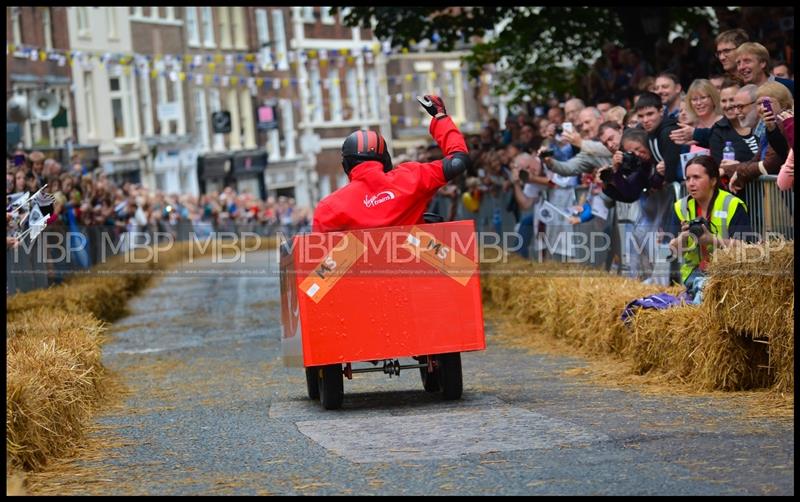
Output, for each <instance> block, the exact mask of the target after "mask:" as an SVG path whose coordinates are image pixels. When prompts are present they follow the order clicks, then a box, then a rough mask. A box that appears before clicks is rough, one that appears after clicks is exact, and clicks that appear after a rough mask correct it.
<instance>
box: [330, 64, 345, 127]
mask: <svg viewBox="0 0 800 502" xmlns="http://www.w3.org/2000/svg"><path fill="white" fill-rule="evenodd" d="M328 82H329V84H328V96H329V97H330V102H331V107H330V108H331V120H333V121H339V120H342V83H341V81H339V70H338V69H336V68H331V69H330V71H329V72H328Z"/></svg>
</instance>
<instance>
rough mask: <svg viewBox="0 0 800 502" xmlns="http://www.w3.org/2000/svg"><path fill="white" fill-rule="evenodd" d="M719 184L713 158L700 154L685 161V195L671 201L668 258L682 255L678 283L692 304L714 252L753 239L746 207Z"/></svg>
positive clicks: (717, 169)
mask: <svg viewBox="0 0 800 502" xmlns="http://www.w3.org/2000/svg"><path fill="white" fill-rule="evenodd" d="M719 181H720V179H719V164H717V162H716V161H715V160H714V158H713V157H711V156H709V155H700V156H697V157H694V158H693V159H692V160H691V161H689V164H688V165H687V166H686V189H687V190H688V192H689V195H687V196H686V197H683V198H682V199H680V200H678V201H676V202H675V204H674V212H673V216H672V222H671V224H670V226H669V227H668V230H669V232H670V233H671V235H676V234H677V236H676V237H675V238H674V239H672V240H671V241H670V242H669V248H670V257H669V258H670V259H674V258H675V257H677V256H682V258H683V259H682V263H681V267H680V277H681V283H682V284H683V285H684V286H685V287H686V290H687V293H688V294H689V296H690V297H691V298H692V299H693V300H692V301H693V303H700V301H702V295H701V294H700V293H701V292H702V288H703V284H704V282H705V271H706V268H707V266H708V261H709V260H710V259H711V255H712V252H713V251H714V249H717V248H721V247H728V246H731V245H736V244H737V243H739V242H741V241H742V240H746V241H752V240H754V237H755V236H754V235H753V234H752V229H751V226H750V218H749V216H748V215H747V206H746V205H745V203H744V202H743V201H742V199H740V198H738V197H736V196H735V195H733V194H732V193H729V192H726V191H725V190H722V189H721V188H719ZM678 228H680V231H678ZM748 233H749V234H750V235H749V236H748V235H747V234H748ZM740 237H745V239H741V238H740Z"/></svg>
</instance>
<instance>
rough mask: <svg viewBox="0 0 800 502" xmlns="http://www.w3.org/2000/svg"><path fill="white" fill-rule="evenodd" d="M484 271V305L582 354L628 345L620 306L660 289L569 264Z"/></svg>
mask: <svg viewBox="0 0 800 502" xmlns="http://www.w3.org/2000/svg"><path fill="white" fill-rule="evenodd" d="M485 271H486V273H485V278H484V279H482V281H481V284H482V286H483V290H484V293H485V294H486V297H484V300H485V301H489V302H493V303H494V304H495V305H497V306H499V307H501V308H502V309H503V310H505V311H506V312H508V313H509V314H510V315H512V316H513V317H514V318H515V319H517V320H519V321H520V322H525V323H529V324H532V325H534V326H536V328H537V329H540V330H542V331H544V332H545V333H547V334H549V335H551V336H553V337H555V338H561V339H565V340H567V341H569V342H570V343H571V344H572V345H574V346H576V347H578V348H581V349H583V350H584V352H585V353H587V354H607V353H618V352H620V351H621V350H622V349H623V348H624V347H625V345H626V344H627V343H628V340H629V334H628V328H626V327H625V326H624V325H623V323H622V321H621V319H620V315H621V314H622V311H623V309H624V308H625V306H626V305H627V304H628V303H629V302H630V301H631V300H633V299H636V298H639V297H642V296H646V295H649V294H652V293H655V292H656V291H661V290H664V289H665V288H658V287H654V286H649V285H645V284H642V283H640V282H638V281H634V280H630V279H626V278H623V277H618V276H612V275H609V274H607V273H605V272H601V271H598V270H597V269H590V268H586V267H583V266H579V265H575V264H557V263H553V262H547V263H541V264H539V263H536V264H531V263H530V262H528V267H527V269H526V268H525V267H523V266H520V265H519V263H518V262H517V261H516V260H515V259H512V260H509V263H508V264H503V265H489V266H486V267H485ZM509 271H513V273H514V275H507V273H508V272H509ZM673 289H674V288H673ZM487 297H488V298H487Z"/></svg>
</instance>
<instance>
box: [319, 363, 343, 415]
mask: <svg viewBox="0 0 800 502" xmlns="http://www.w3.org/2000/svg"><path fill="white" fill-rule="evenodd" d="M317 374H318V375H319V400H320V402H322V406H323V407H324V408H325V409H326V410H337V409H339V408H341V407H342V399H343V398H344V375H343V374H342V365H341V364H328V365H325V366H321V367H319V368H318V372H317Z"/></svg>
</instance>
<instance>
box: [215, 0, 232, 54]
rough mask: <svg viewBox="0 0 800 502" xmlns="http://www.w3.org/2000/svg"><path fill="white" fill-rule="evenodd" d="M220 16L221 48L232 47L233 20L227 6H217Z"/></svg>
mask: <svg viewBox="0 0 800 502" xmlns="http://www.w3.org/2000/svg"><path fill="white" fill-rule="evenodd" d="M217 14H218V17H219V20H218V21H219V46H220V48H221V49H230V48H231V22H230V18H229V16H228V8H227V7H217Z"/></svg>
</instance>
